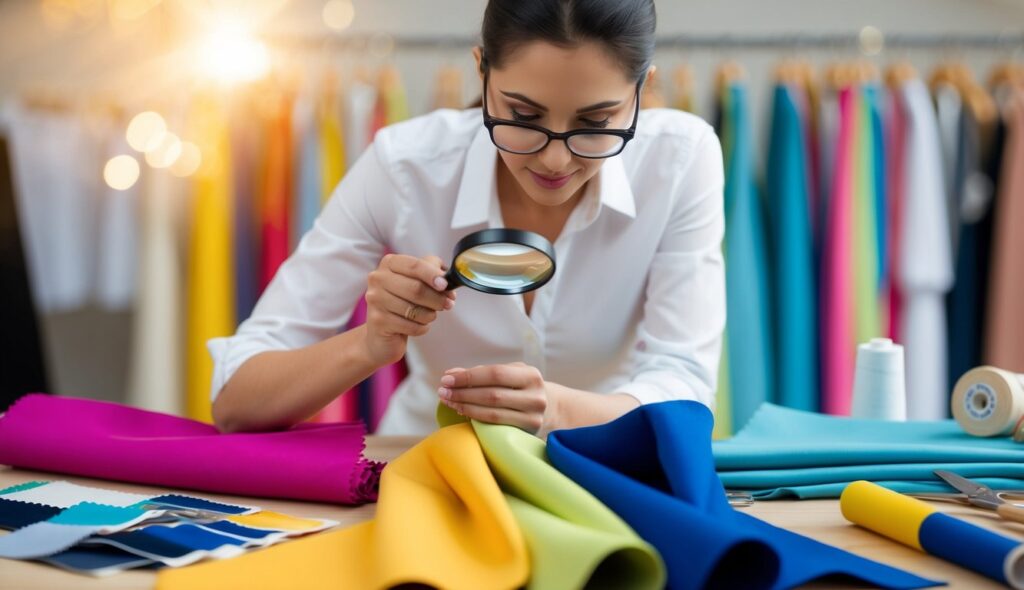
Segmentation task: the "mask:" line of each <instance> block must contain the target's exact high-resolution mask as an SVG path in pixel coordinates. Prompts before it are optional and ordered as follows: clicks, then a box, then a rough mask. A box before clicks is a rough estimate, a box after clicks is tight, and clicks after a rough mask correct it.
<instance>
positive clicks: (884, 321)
mask: <svg viewBox="0 0 1024 590" xmlns="http://www.w3.org/2000/svg"><path fill="white" fill-rule="evenodd" d="M864 92H865V96H866V98H867V103H868V112H869V113H870V114H869V117H870V120H871V133H870V137H871V144H870V151H871V155H872V160H871V163H872V175H873V177H874V187H873V193H874V196H875V202H874V208H875V243H876V244H877V246H876V254H877V262H876V269H877V279H876V281H877V285H878V289H877V293H878V298H877V300H878V315H879V321H880V325H879V327H878V330H879V331H878V335H880V336H882V335H884V334H885V333H886V330H887V326H888V322H889V303H888V302H889V299H888V292H889V291H888V286H887V281H888V276H889V270H888V265H889V209H888V207H889V199H888V197H887V195H886V191H887V190H888V188H887V187H888V185H887V178H886V168H885V165H886V158H887V155H888V154H886V151H885V126H884V124H883V122H882V119H883V117H884V114H883V110H884V108H885V103H886V90H885V87H882V86H877V85H874V84H871V85H868V86H867V87H865V88H864Z"/></svg>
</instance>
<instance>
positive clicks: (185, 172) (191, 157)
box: [170, 141, 203, 177]
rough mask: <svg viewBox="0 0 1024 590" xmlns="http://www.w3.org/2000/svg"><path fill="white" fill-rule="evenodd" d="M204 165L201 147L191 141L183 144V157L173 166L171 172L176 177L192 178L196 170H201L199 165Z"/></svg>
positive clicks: (179, 157)
mask: <svg viewBox="0 0 1024 590" xmlns="http://www.w3.org/2000/svg"><path fill="white" fill-rule="evenodd" d="M202 163H203V154H202V152H201V151H200V150H199V146H197V145H196V144H194V143H192V142H191V141H183V142H181V155H180V156H178V159H177V160H175V161H174V163H173V164H171V167H170V171H171V174H173V175H175V176H180V177H185V176H192V175H193V174H195V172H196V170H199V165H200V164H202Z"/></svg>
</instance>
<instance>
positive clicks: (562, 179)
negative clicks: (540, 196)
mask: <svg viewBox="0 0 1024 590" xmlns="http://www.w3.org/2000/svg"><path fill="white" fill-rule="evenodd" d="M573 174H575V172H573V173H572V174H566V175H565V176H544V175H543V174H537V173H536V172H534V171H533V170H530V175H531V176H533V180H534V182H536V183H537V184H538V185H539V186H541V187H543V188H547V189H557V188H562V187H563V186H565V184H566V183H567V182H569V179H570V178H572V175H573Z"/></svg>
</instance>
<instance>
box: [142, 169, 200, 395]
mask: <svg viewBox="0 0 1024 590" xmlns="http://www.w3.org/2000/svg"><path fill="white" fill-rule="evenodd" d="M185 182H186V181H184V180H181V179H178V178H175V177H174V176H171V173H170V172H169V171H168V170H166V169H151V170H149V169H147V170H146V171H145V172H144V174H143V176H142V178H141V179H140V183H141V184H142V187H141V190H140V203H139V206H140V208H141V210H142V215H141V217H142V219H141V228H140V235H141V236H142V240H141V243H140V248H139V297H138V302H137V303H136V307H135V320H134V322H133V324H132V348H131V355H132V356H131V360H130V366H129V385H128V400H129V403H130V404H131V405H133V406H136V407H139V408H144V409H147V410H153V411H156V412H165V413H168V414H175V415H179V414H181V413H182V412H183V411H184V409H185V407H184V403H183V401H184V395H183V394H184V390H183V388H182V369H183V368H184V363H183V362H182V361H183V359H182V350H183V341H182V336H183V330H182V325H183V320H184V318H183V317H182V311H183V310H182V288H183V285H182V284H181V271H182V264H181V259H180V256H179V252H180V247H181V246H180V241H179V240H180V238H179V236H180V235H181V231H180V228H181V221H182V214H183V212H184V210H183V207H182V203H183V202H184V200H185V198H184V197H185V187H184V183H185Z"/></svg>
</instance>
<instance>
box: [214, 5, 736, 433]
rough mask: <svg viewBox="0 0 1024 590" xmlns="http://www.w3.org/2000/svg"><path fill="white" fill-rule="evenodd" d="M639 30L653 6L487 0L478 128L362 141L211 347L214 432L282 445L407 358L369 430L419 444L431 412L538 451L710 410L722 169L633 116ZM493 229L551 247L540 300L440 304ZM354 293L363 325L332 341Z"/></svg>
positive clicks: (667, 131) (673, 128)
mask: <svg viewBox="0 0 1024 590" xmlns="http://www.w3.org/2000/svg"><path fill="white" fill-rule="evenodd" d="M654 29H655V10H654V5H653V2H652V0H628V1H626V0H590V1H587V2H583V1H580V0H491V1H490V2H489V3H488V6H487V8H486V10H485V13H484V20H483V30H482V41H483V43H482V47H478V48H475V49H474V50H473V55H474V57H475V58H476V61H477V65H478V69H479V72H480V79H481V83H482V88H483V100H482V103H483V104H482V109H472V110H467V111H451V110H448V111H438V112H434V113H431V114H429V115H426V116H423V117H419V118H416V119H413V120H411V121H407V122H404V123H400V124H398V125H394V126H391V127H388V128H385V129H383V130H381V131H380V132H379V133H378V134H377V136H376V138H375V140H374V142H373V144H372V145H371V146H370V147H369V148H368V149H367V151H366V152H365V153H364V154H363V155H362V157H361V158H360V159H359V160H358V161H357V162H356V164H355V165H354V166H353V168H352V170H350V171H349V172H348V174H347V175H346V176H345V178H344V180H343V181H342V182H341V184H340V185H339V186H338V188H337V190H336V191H335V193H334V195H333V196H332V197H331V199H330V200H329V202H328V203H327V204H326V205H325V207H324V210H323V212H322V213H321V215H320V218H319V219H318V220H317V222H316V224H315V226H314V228H313V229H312V230H310V232H309V233H308V234H307V235H306V236H304V237H303V239H302V241H301V243H300V244H299V246H298V248H297V250H296V252H295V253H294V254H293V255H292V257H291V258H290V259H289V260H288V261H287V262H286V263H285V264H284V265H283V266H282V267H281V269H280V271H279V272H278V274H277V276H276V277H275V278H274V280H273V282H272V283H271V284H270V286H269V287H268V288H267V290H266V292H265V293H264V294H263V296H262V298H261V299H260V301H259V303H258V305H257V306H256V309H255V310H254V312H253V315H252V317H250V318H249V319H248V320H246V321H245V322H244V323H243V324H242V325H241V326H240V327H239V329H238V333H237V334H236V335H235V336H233V337H230V338H219V339H215V340H212V341H211V342H210V345H209V348H210V350H211V353H212V354H213V357H214V364H215V371H214V378H213V384H212V390H213V396H214V402H213V415H214V419H215V421H216V423H217V426H218V427H219V428H220V429H221V430H223V431H239V430H266V429H275V428H284V427H287V426H290V425H292V424H294V423H297V422H299V421H301V420H304V419H306V418H308V417H309V416H311V415H312V414H314V413H315V412H316V411H317V410H319V409H320V408H322V407H323V406H325V405H326V404H327V403H329V402H330V401H331V400H332V399H333V398H335V397H336V396H337V395H338V393H339V392H342V391H346V390H347V389H349V388H350V387H352V386H353V385H355V384H356V383H358V382H360V381H361V380H363V379H365V378H366V377H368V376H369V375H371V374H372V373H373V372H374V371H375V370H376V369H378V368H380V367H383V366H386V365H388V364H390V363H392V362H394V361H396V360H398V359H400V358H403V356H404V357H405V358H406V360H407V362H408V365H409V369H410V375H409V377H408V378H407V379H406V380H405V382H403V383H402V385H401V386H400V387H399V389H398V391H396V393H395V395H394V396H393V398H392V400H391V402H390V405H389V407H388V409H387V412H386V413H385V415H384V417H383V419H382V422H381V424H380V428H379V432H381V433H387V434H423V433H427V432H429V431H431V430H433V429H434V428H435V424H434V420H435V418H434V416H435V409H436V407H437V403H438V401H440V402H442V403H444V404H447V405H448V406H449V407H451V408H453V409H454V410H456V411H457V412H459V413H460V414H462V415H464V416H467V417H469V418H474V419H477V420H482V421H485V422H492V423H503V424H511V425H514V426H518V427H520V428H523V429H525V430H527V431H529V432H532V433H536V434H537V435H538V436H541V437H543V436H546V434H547V433H548V432H550V431H552V430H555V429H559V428H569V427H577V426H584V425H590V424H599V423H603V422H607V421H610V420H613V419H615V418H617V417H619V416H621V415H622V414H625V413H626V412H628V411H629V410H631V409H633V408H635V407H637V406H638V405H640V404H642V403H650V402H656V401H664V400H671V399H694V400H699V401H701V402H703V403H705V404H708V405H709V406H710V405H711V404H712V400H713V396H714V390H715V378H716V373H717V365H718V358H719V351H720V341H721V334H722V330H723V327H724V324H725V310H724V301H725V297H724V274H723V263H722V256H721V248H720V244H721V238H722V234H723V231H724V224H723V214H722V182H723V176H722V155H721V149H720V146H719V143H718V139H717V138H716V137H715V135H714V132H713V131H712V129H711V128H710V126H709V125H707V124H706V123H704V122H703V121H701V120H700V119H698V118H696V117H694V116H691V115H688V114H685V113H682V112H678V111H670V110H663V109H659V110H650V111H646V110H645V111H644V112H640V109H639V101H640V95H641V92H642V90H643V84H644V82H645V81H646V80H648V79H650V76H651V75H652V73H653V71H654V68H653V66H651V59H652V53H653V50H654ZM581 130H582V131H583V132H582V133H578V132H577V131H581ZM594 130H601V131H604V132H605V134H603V135H595V134H593V131H594ZM565 132H568V133H565ZM555 134H562V135H557V136H555ZM488 226H490V227H502V226H504V227H513V228H519V229H525V230H530V231H533V232H537V233H539V234H541V235H543V236H545V237H546V238H548V240H550V241H551V242H552V243H553V244H554V246H555V252H556V255H557V258H558V272H557V273H556V274H555V277H554V278H553V279H552V281H551V282H550V283H548V284H547V285H545V286H544V287H542V288H541V289H539V290H537V291H534V292H531V293H526V294H524V295H521V296H520V295H516V296H498V295H487V294H483V293H479V292H476V291H471V290H469V289H460V290H459V292H458V296H457V297H456V292H455V291H446V288H447V285H446V284H445V282H444V279H443V278H442V277H443V275H444V271H445V263H444V261H443V260H442V258H439V256H448V255H449V253H450V252H451V251H452V248H453V246H454V244H455V243H456V242H457V241H458V240H459V239H460V238H461V237H462V236H464V235H465V234H467V233H470V232H472V231H475V230H479V229H483V228H486V227H488ZM387 250H390V251H391V252H396V254H389V255H387V256H384V253H385V251H387ZM367 277H368V278H367ZM364 289H365V290H366V299H367V303H368V319H367V322H366V324H365V325H363V326H360V327H358V328H354V329H352V330H348V331H346V332H342V333H338V330H339V328H341V327H343V326H345V324H346V322H347V321H348V319H349V317H350V315H351V313H352V311H353V308H354V306H355V305H356V303H357V301H358V299H359V296H360V295H361V294H362V293H363V291H364ZM462 367H469V368H462Z"/></svg>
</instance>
